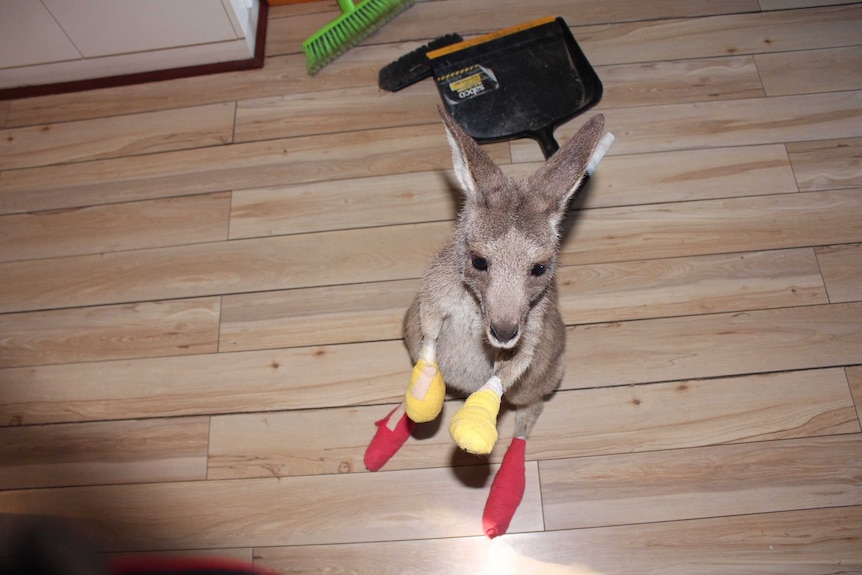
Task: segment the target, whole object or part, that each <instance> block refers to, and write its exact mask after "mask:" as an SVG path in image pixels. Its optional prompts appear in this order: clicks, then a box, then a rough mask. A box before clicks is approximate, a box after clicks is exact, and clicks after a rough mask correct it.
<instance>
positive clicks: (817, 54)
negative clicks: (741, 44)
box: [754, 46, 862, 96]
mask: <svg viewBox="0 0 862 575" xmlns="http://www.w3.org/2000/svg"><path fill="white" fill-rule="evenodd" d="M754 61H755V62H757V70H758V72H760V79H761V81H762V82H763V86H764V88H765V89H766V93H767V94H768V95H770V96H782V95H787V94H810V93H814V92H821V91H823V88H824V87H828V88H829V89H830V90H858V89H860V88H862V74H859V73H858V72H857V71H858V70H859V69H860V68H862V47H860V46H847V47H841V48H826V49H823V50H806V51H803V52H778V53H772V54H757V55H755V56H754ZM854 70H855V71H854Z"/></svg>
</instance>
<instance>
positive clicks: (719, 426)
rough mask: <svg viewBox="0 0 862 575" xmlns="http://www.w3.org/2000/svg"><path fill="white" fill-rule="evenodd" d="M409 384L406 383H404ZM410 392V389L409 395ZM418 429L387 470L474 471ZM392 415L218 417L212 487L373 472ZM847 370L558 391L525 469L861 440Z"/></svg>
mask: <svg viewBox="0 0 862 575" xmlns="http://www.w3.org/2000/svg"><path fill="white" fill-rule="evenodd" d="M405 381H406V379H405ZM405 385H406V383H405ZM460 405H461V402H458V401H450V402H447V403H446V404H445V407H444V411H443V415H442V416H441V419H440V420H439V421H437V422H434V423H432V424H427V425H424V426H420V429H418V430H417V431H416V432H415V433H414V439H413V440H409V441H408V443H407V444H405V446H404V447H402V449H401V450H400V451H399V452H398V454H397V455H396V456H395V457H394V458H393V459H392V460H390V461H389V462H388V463H387V464H386V467H385V469H386V470H398V469H421V468H433V467H449V466H452V465H476V464H478V463H481V462H482V459H480V458H475V457H472V456H470V455H467V454H465V453H463V452H461V451H460V450H458V449H457V447H456V446H455V445H454V444H453V442H452V440H451V439H450V438H449V434H448V433H447V429H448V421H449V419H450V417H451V415H452V413H453V412H454V411H455V409H457V408H458V407H459V406H460ZM391 409H392V407H391V406H368V407H353V408H343V409H339V410H333V409H325V410H310V411H303V412H294V411H290V412H272V413H253V414H244V415H224V416H216V417H214V418H213V420H212V431H211V435H210V451H209V460H208V461H209V475H208V477H209V478H210V479H234V478H252V477H273V476H274V477H283V476H293V475H321V474H333V473H345V472H362V471H365V465H364V463H363V459H362V458H363V454H364V452H365V447H366V446H367V444H368V442H369V441H370V440H371V438H372V436H373V434H374V431H375V428H374V426H373V425H372V422H374V421H377V420H379V419H381V418H383V417H384V416H385V415H386V413H388V411H390V410H391ZM513 427H514V414H513V412H511V411H509V410H506V411H504V412H503V414H502V415H501V417H500V419H499V422H498V429H499V433H500V440H499V442H498V443H497V446H496V447H495V449H494V451H493V452H492V454H491V456H490V460H491V461H492V462H495V463H498V462H500V461H501V460H502V457H503V453H504V452H505V449H506V447H507V446H508V445H509V440H510V439H511V437H512V429H513ZM859 431H860V427H859V421H858V420H857V417H856V412H855V410H854V408H853V398H852V397H851V396H850V393H849V392H848V389H847V380H846V379H845V377H844V371H843V370H842V369H840V368H835V369H828V370H815V371H804V372H789V373H783V374H774V375H761V376H748V377H738V378H728V379H722V380H712V381H686V382H673V383H666V384H651V385H642V386H633V387H616V388H604V389H590V390H579V391H562V392H559V393H557V394H556V395H555V396H554V397H553V398H551V399H550V400H549V401H548V402H547V405H546V407H545V411H544V413H543V415H542V417H541V418H540V419H539V423H538V424H537V426H536V428H535V430H534V432H533V434H532V436H531V437H530V440H529V442H528V444H527V458H528V459H529V460H540V461H546V460H549V459H559V458H569V457H584V456H595V455H607V454H618V453H636V452H645V451H654V450H667V449H682V448H688V447H694V446H704V445H714V444H720V443H738V442H753V441H762V440H766V439H779V438H782V439H783V438H793V437H811V436H816V435H828V434H837V433H858V432H859Z"/></svg>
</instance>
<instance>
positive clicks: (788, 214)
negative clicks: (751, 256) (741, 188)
mask: <svg viewBox="0 0 862 575" xmlns="http://www.w3.org/2000/svg"><path fill="white" fill-rule="evenodd" d="M860 198H862V196H860V193H859V190H845V191H835V192H812V193H806V194H799V193H792V194H784V195H774V196H758V197H748V198H730V199H726V200H704V201H696V202H684V203H673V204H655V205H648V206H631V207H623V208H605V209H600V210H585V211H583V212H580V213H577V214H574V215H573V216H572V220H573V222H572V223H573V226H574V229H572V231H571V232H570V233H569V234H568V236H566V237H564V240H563V245H562V252H561V255H560V261H561V262H562V263H563V264H564V265H576V264H584V263H594V262H613V261H631V260H637V259H651V258H666V257H680V256H688V255H695V254H702V255H706V254H710V253H722V252H728V251H734V252H742V251H746V250H753V249H757V250H767V249H782V248H792V247H802V246H808V245H826V244H837V243H851V242H856V241H858V239H859V238H860V236H862V222H859V220H858V219H856V217H855V214H856V213H857V212H856V209H857V208H858V207H859V202H860ZM830 237H835V238H839V237H840V238H842V239H840V240H839V239H836V240H834V241H833V240H831V239H829V238H830Z"/></svg>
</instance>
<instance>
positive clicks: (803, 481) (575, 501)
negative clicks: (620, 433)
mask: <svg viewBox="0 0 862 575" xmlns="http://www.w3.org/2000/svg"><path fill="white" fill-rule="evenodd" d="M860 461H862V436H860V435H859V434H855V435H849V436H836V437H824V438H818V439H793V440H783V441H771V442H766V443H753V444H745V445H727V446H715V447H700V448H694V449H692V450H686V451H679V450H675V451H666V452H654V453H643V454H627V455H609V456H601V457H592V458H581V459H561V460H556V461H542V462H541V463H540V464H539V466H540V471H541V477H542V504H543V506H544V512H545V527H546V529H550V530H556V529H580V528H586V527H603V526H612V525H629V524H633V523H653V522H657V521H671V520H677V521H678V520H683V519H696V518H700V517H718V516H728V515H742V514H748V513H771V512H778V511H793V510H800V509H813V508H817V507H834V506H842V505H859V504H860V502H862V484H860V482H859V480H858V474H859V471H860V465H862V464H860ZM836 462H840V463H838V464H837V465H836ZM765 489H768V490H769V493H770V497H763V496H762V492H763V490H765Z"/></svg>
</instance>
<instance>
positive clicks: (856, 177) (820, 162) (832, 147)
mask: <svg viewBox="0 0 862 575" xmlns="http://www.w3.org/2000/svg"><path fill="white" fill-rule="evenodd" d="M786 146H787V155H788V157H789V158H790V163H791V164H792V165H793V173H794V174H795V175H796V181H797V182H798V184H799V189H800V190H801V191H803V192H810V191H816V190H832V189H839V188H856V187H859V186H860V185H862V160H860V158H862V138H847V139H837V140H821V141H816V142H790V143H788V144H786Z"/></svg>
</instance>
